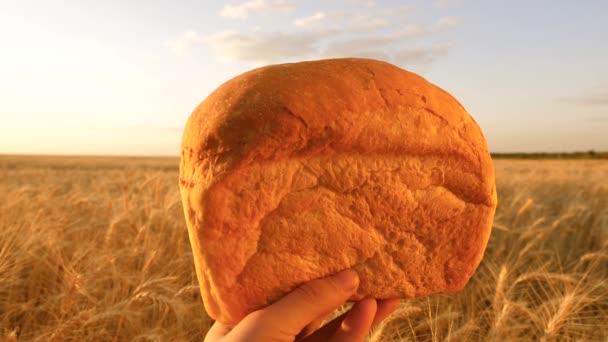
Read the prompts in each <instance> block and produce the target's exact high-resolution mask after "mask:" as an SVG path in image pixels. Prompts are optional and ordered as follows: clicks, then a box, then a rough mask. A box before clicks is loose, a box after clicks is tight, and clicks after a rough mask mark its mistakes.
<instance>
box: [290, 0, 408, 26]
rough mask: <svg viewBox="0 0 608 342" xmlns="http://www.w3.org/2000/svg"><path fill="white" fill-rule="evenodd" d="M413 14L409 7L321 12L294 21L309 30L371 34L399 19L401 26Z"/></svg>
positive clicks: (398, 22) (296, 24)
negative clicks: (370, 32)
mask: <svg viewBox="0 0 608 342" xmlns="http://www.w3.org/2000/svg"><path fill="white" fill-rule="evenodd" d="M411 12H412V10H411V8H410V7H408V6H400V7H389V8H372V9H368V10H366V11H365V12H360V11H359V12H353V11H329V12H325V11H321V12H316V13H314V14H312V15H309V16H305V17H302V18H298V19H296V20H294V22H293V23H294V25H295V26H297V27H300V28H303V29H308V30H319V29H328V28H331V29H334V30H341V31H344V32H353V33H354V32H357V33H358V32H369V31H373V30H377V29H382V28H388V27H389V26H390V24H391V20H392V19H394V18H397V19H398V20H397V22H396V23H393V24H394V25H401V23H402V21H403V19H404V18H405V17H407V16H409V14H410V13H411Z"/></svg>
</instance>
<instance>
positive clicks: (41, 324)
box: [0, 156, 608, 341]
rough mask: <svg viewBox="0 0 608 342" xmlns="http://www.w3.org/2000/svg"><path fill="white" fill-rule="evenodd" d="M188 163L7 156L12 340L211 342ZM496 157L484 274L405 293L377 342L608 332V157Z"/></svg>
mask: <svg viewBox="0 0 608 342" xmlns="http://www.w3.org/2000/svg"><path fill="white" fill-rule="evenodd" d="M177 162H178V161H177V159H172V158H166V159H153V158H77V157H20V156H0V196H2V197H1V198H2V200H1V202H0V340H6V341H89V340H90V341H201V340H203V338H204V335H205V333H206V331H207V330H208V329H209V327H210V325H211V324H212V321H210V319H209V318H208V317H207V316H206V315H205V312H204V310H203V306H202V303H201V299H200V295H199V292H198V285H197V282H196V276H195V273H194V268H193V260H192V255H191V250H190V243H189V241H188V235H187V231H186V227H185V223H184V219H183V213H182V208H181V202H180V197H179V189H178V186H177V173H178V170H177ZM495 165H496V172H497V184H498V196H499V206H498V209H497V213H496V219H495V224H494V228H493V231H492V235H491V238H490V242H489V245H488V249H487V251H486V255H485V257H484V259H483V261H482V263H481V265H480V267H479V269H478V270H477V272H476V273H475V275H474V276H473V278H472V279H471V281H470V282H469V283H468V285H467V286H466V288H465V289H464V290H463V291H461V292H459V293H456V294H451V295H436V296H431V297H428V298H421V299H416V300H411V301H403V302H402V304H401V306H400V307H399V309H398V310H397V311H396V312H395V313H394V314H393V315H391V316H390V317H389V318H388V319H387V320H385V321H384V322H383V323H382V324H380V325H379V326H378V327H377V328H375V329H374V330H372V331H371V333H370V337H369V340H370V341H607V340H608V162H607V161H584V160H582V161H549V160H536V161H534V160H527V161H523V160H521V161H520V160H497V161H496V162H495ZM348 307H349V305H344V306H343V307H341V308H340V309H338V310H336V312H334V313H333V314H332V315H331V316H330V317H328V319H331V318H332V317H335V316H337V315H339V314H340V313H342V312H344V311H345V310H346V309H348Z"/></svg>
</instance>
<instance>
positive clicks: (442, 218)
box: [180, 58, 497, 324]
mask: <svg viewBox="0 0 608 342" xmlns="http://www.w3.org/2000/svg"><path fill="white" fill-rule="evenodd" d="M180 189H181V193H182V201H183V205H184V212H185V216H186V222H187V225H188V232H189V235H190V240H191V243H192V248H193V253H194V259H195V267H196V270H197V275H198V279H199V283H200V285H201V294H202V297H203V301H204V303H205V308H206V310H207V312H208V314H209V315H210V316H211V317H212V318H214V319H216V320H219V321H221V322H223V323H226V324H234V323H236V322H238V321H239V320H240V319H242V318H243V317H244V316H245V315H246V314H247V313H249V312H251V311H253V310H256V309H258V308H261V307H263V306H265V305H267V304H269V303H271V302H273V301H275V300H276V299H278V298H280V297H281V296H282V295H284V294H285V293H287V292H288V291H290V290H291V289H293V288H294V287H295V286H297V285H298V284H300V283H302V282H304V281H308V280H311V279H314V278H318V277H322V276H326V275H328V274H332V273H335V272H337V271H340V270H342V269H345V268H351V267H352V268H354V269H355V270H356V271H357V272H358V273H359V275H360V278H361V285H360V287H359V290H358V291H357V294H356V295H355V296H354V297H353V298H352V299H353V300H357V299H360V298H363V297H365V296H372V297H376V298H413V297H419V296H424V295H429V294H433V293H445V292H454V291H457V290H460V289H461V288H462V287H464V285H465V284H466V282H467V281H468V279H469V278H470V276H471V275H472V274H473V272H474V270H475V269H476V268H477V266H478V264H479V262H480V261H481V258H482V256H483V252H484V250H485V246H486V244H487V241H488V238H489V234H490V230H491V226H492V221H493V217H494V211H495V209H496V203H497V200H496V190H495V181H494V168H493V164H492V160H491V157H490V154H489V152H488V147H487V143H486V140H485V138H484V136H483V134H482V132H481V130H480V128H479V126H478V125H477V124H476V123H475V121H474V120H473V119H472V118H471V117H470V115H469V114H468V113H467V112H466V111H465V109H464V108H463V107H462V105H460V103H459V102H458V101H457V100H456V99H454V98H453V97H452V96H451V95H450V94H448V93H447V92H445V91H443V90H442V89H440V88H438V87H437V86H435V85H433V84H431V83H429V82H428V81H426V80H425V79H423V78H422V77H420V76H418V75H416V74H413V73H410V72H408V71H405V70H403V69H400V68H398V67H396V66H394V65H391V64H389V63H385V62H381V61H377V60H371V59H360V58H344V59H329V60H320V61H309V62H300V63H288V64H279V65H271V66H267V67H263V68H259V69H254V70H252V71H249V72H246V73H244V74H242V75H239V76H237V77H235V78H233V79H231V80H229V81H228V82H226V83H224V84H223V85H222V86H220V87H219V88H218V89H216V90H215V91H214V92H213V93H212V94H211V95H210V96H209V97H207V98H206V99H205V100H204V101H203V102H202V103H201V104H200V105H199V106H198V108H196V109H195V111H194V112H193V113H192V115H191V116H190V118H189V119H188V122H187V124H186V128H185V130H184V136H183V141H182V151H181V163H180Z"/></svg>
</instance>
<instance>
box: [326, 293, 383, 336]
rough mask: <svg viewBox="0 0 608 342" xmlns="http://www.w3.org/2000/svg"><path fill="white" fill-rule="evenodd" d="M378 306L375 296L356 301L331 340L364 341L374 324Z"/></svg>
mask: <svg viewBox="0 0 608 342" xmlns="http://www.w3.org/2000/svg"><path fill="white" fill-rule="evenodd" d="M377 308H378V307H377V303H376V300H375V299H374V298H365V299H362V300H360V301H358V302H357V303H355V305H353V308H352V309H351V310H350V311H349V312H348V314H347V315H346V317H345V318H344V320H343V321H342V323H341V324H340V327H339V328H338V329H337V330H336V331H335V332H334V334H333V335H332V337H331V339H330V341H331V342H351V341H363V340H364V339H365V336H367V334H368V333H369V329H370V328H371V326H372V323H373V321H374V317H375V315H376V310H377Z"/></svg>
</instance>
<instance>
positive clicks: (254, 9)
mask: <svg viewBox="0 0 608 342" xmlns="http://www.w3.org/2000/svg"><path fill="white" fill-rule="evenodd" d="M294 9H295V5H294V4H293V3H292V2H291V1H286V0H250V1H247V2H244V3H242V4H240V5H226V6H224V7H223V8H222V10H221V11H220V15H221V16H222V17H227V18H247V17H249V16H250V15H252V14H268V13H274V12H280V13H289V12H292V11H293V10H294Z"/></svg>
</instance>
